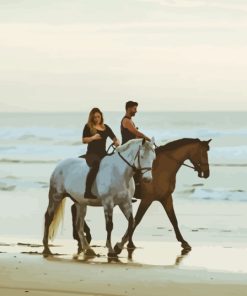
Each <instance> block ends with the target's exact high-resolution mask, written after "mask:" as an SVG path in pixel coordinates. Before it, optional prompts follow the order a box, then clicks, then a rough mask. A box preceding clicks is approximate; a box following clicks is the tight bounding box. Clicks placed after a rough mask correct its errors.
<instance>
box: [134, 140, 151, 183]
mask: <svg viewBox="0 0 247 296" xmlns="http://www.w3.org/2000/svg"><path fill="white" fill-rule="evenodd" d="M155 157H156V154H155V150H154V138H152V140H151V141H147V140H145V139H143V140H142V141H141V143H140V145H139V148H138V152H137V154H136V157H135V167H136V172H137V173H140V174H141V175H142V178H143V181H144V182H150V181H152V165H153V161H154V159H155Z"/></svg>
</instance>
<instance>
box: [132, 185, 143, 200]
mask: <svg viewBox="0 0 247 296" xmlns="http://www.w3.org/2000/svg"><path fill="white" fill-rule="evenodd" d="M134 198H137V199H142V197H141V186H140V185H137V186H136V188H135V193H134Z"/></svg>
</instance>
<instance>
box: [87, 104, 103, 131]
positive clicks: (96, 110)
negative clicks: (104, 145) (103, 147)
mask: <svg viewBox="0 0 247 296" xmlns="http://www.w3.org/2000/svg"><path fill="white" fill-rule="evenodd" d="M95 113H99V114H100V115H101V121H100V125H101V127H102V129H105V125H104V117H103V113H102V112H101V111H100V109H99V108H93V109H92V110H91V111H90V113H89V116H88V121H87V124H88V126H89V128H90V132H91V134H92V135H94V134H96V128H95V127H94V114H95Z"/></svg>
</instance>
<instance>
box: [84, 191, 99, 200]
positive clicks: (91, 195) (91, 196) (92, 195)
mask: <svg viewBox="0 0 247 296" xmlns="http://www.w3.org/2000/svg"><path fill="white" fill-rule="evenodd" d="M84 198H88V199H97V198H98V197H97V196H96V195H94V194H93V193H92V192H85V194H84Z"/></svg>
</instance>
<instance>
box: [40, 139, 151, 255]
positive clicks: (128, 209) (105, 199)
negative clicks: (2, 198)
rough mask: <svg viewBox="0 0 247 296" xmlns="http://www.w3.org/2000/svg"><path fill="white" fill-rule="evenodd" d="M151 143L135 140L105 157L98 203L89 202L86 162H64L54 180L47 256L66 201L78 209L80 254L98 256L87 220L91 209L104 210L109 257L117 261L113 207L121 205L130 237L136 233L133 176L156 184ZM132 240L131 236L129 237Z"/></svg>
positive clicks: (98, 181) (98, 184)
mask: <svg viewBox="0 0 247 296" xmlns="http://www.w3.org/2000/svg"><path fill="white" fill-rule="evenodd" d="M153 144H154V139H152V141H151V142H149V141H145V140H144V139H134V140H131V141H129V142H127V143H126V144H124V145H122V146H119V147H117V148H116V150H115V152H114V153H113V154H112V155H109V156H105V157H104V158H103V159H102V161H101V163H100V168H99V172H98V174H97V177H96V180H95V182H94V184H93V186H92V193H93V194H95V195H96V196H97V197H98V198H97V199H85V198H84V191H85V182H86V177H87V173H88V170H89V168H88V166H87V164H86V161H85V159H83V158H69V159H65V160H63V161H61V162H60V163H59V164H58V165H57V166H56V168H55V170H54V171H53V173H52V175H51V178H50V189H49V205H48V208H47V211H46V213H45V229H44V237H43V244H44V251H43V253H44V254H51V251H50V249H49V246H48V240H49V239H53V238H54V236H55V234H56V231H57V228H58V226H59V222H60V221H61V219H62V216H63V210H64V203H65V197H70V198H71V199H72V200H73V201H74V203H75V204H74V206H75V208H76V215H75V217H76V218H75V225H76V230H75V231H76V232H77V233H76V236H77V237H78V254H79V253H81V252H82V251H84V252H85V254H87V255H95V253H94V251H93V250H92V249H91V247H90V246H89V244H88V242H87V239H86V237H85V234H84V218H85V215H86V210H87V206H88V205H89V206H103V207H104V212H105V220H106V231H107V240H106V246H107V248H108V256H109V257H116V256H117V255H116V253H115V251H114V249H113V248H112V244H111V232H112V229H113V223H112V214H113V207H114V206H115V205H118V206H119V208H120V209H121V211H122V212H123V214H124V215H125V217H126V219H127V220H128V229H127V233H129V231H131V230H132V227H133V223H134V221H133V220H134V219H133V214H132V200H131V199H132V197H133V194H134V190H135V184H134V180H133V178H132V177H133V174H134V173H135V172H136V171H139V172H141V174H142V177H143V180H144V181H151V180H152V171H151V169H152V163H153V160H154V159H155V151H154V149H153ZM126 237H128V236H126Z"/></svg>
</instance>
